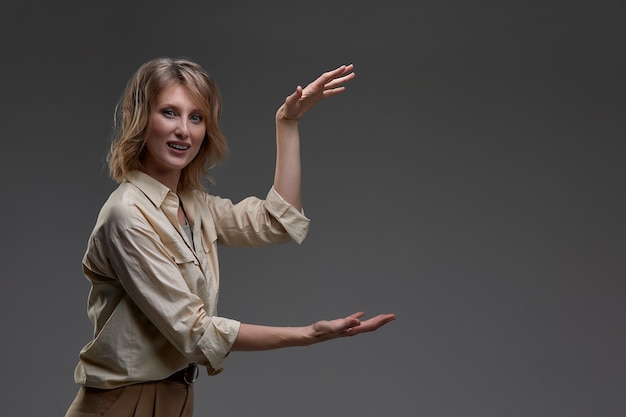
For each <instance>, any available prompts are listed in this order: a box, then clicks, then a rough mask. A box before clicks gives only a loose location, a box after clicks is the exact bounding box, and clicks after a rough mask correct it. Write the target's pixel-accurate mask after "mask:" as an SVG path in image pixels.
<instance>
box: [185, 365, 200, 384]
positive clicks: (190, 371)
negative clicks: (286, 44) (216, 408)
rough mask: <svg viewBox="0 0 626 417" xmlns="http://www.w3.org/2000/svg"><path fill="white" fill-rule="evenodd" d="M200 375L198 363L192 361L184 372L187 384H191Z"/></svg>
mask: <svg viewBox="0 0 626 417" xmlns="http://www.w3.org/2000/svg"><path fill="white" fill-rule="evenodd" d="M199 375H200V369H198V365H196V364H195V363H190V364H189V365H188V366H187V367H186V368H185V372H184V373H183V380H184V381H185V383H186V384H187V385H191V384H193V383H194V382H196V381H197V380H198V376H199Z"/></svg>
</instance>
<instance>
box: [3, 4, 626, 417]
mask: <svg viewBox="0 0 626 417" xmlns="http://www.w3.org/2000/svg"><path fill="white" fill-rule="evenodd" d="M11 3H12V4H9V5H4V6H3V12H2V16H1V17H0V23H1V24H0V31H1V32H0V34H1V35H2V39H3V42H2V65H1V66H0V67H1V68H0V72H1V77H0V83H1V85H0V88H1V90H0V91H1V95H2V100H0V106H1V107H0V111H1V114H2V138H3V144H4V146H3V151H2V153H1V158H2V161H1V164H0V169H1V170H2V171H1V175H0V181H1V184H2V195H3V197H2V204H1V210H2V211H1V218H2V229H3V242H4V243H3V251H2V267H1V268H2V269H1V271H2V278H3V287H4V289H3V291H2V292H1V295H0V297H1V299H0V308H1V311H0V312H1V314H0V317H1V319H2V340H3V343H2V345H3V355H2V372H3V374H4V375H5V376H4V383H3V387H4V388H3V390H2V393H1V394H0V396H1V397H0V404H1V405H0V407H1V408H2V411H1V414H2V415H3V416H18V415H19V416H25V415H57V416H58V415H63V414H64V412H65V410H66V408H67V406H68V405H69V403H70V402H71V400H72V399H73V397H74V395H75V393H76V390H77V386H76V385H74V383H73V379H72V372H73V369H74V366H75V364H76V361H77V355H78V351H79V349H80V348H81V347H82V346H83V345H84V344H85V343H86V342H87V341H88V340H89V337H90V334H91V327H90V324H89V322H88V321H87V317H86V314H85V301H86V296H87V292H88V290H89V286H88V284H87V282H86V280H84V279H83V277H82V274H81V270H80V260H81V257H82V254H83V251H84V249H85V244H86V240H87V237H88V235H89V232H90V231H91V228H92V226H93V223H94V220H95V217H96V215H97V212H98V210H99V208H100V206H101V204H102V203H103V202H104V200H105V199H106V197H107V196H108V194H109V192H110V191H112V189H113V187H114V183H113V182H112V181H111V180H110V179H109V178H108V174H107V171H106V169H105V166H104V154H105V152H106V149H107V145H108V136H109V133H110V128H111V123H112V115H113V108H114V105H115V103H116V101H117V99H118V97H119V95H120V94H121V92H122V89H123V87H124V85H125V83H126V81H127V79H128V78H129V77H130V75H131V74H132V72H133V71H134V70H135V69H136V68H137V67H138V66H139V65H140V64H141V63H143V62H145V61H147V60H149V59H152V58H154V57H157V56H161V55H170V56H177V57H179V56H185V57H189V58H191V59H194V60H196V61H198V62H199V63H201V64H202V65H203V66H204V67H205V68H206V69H207V70H208V71H209V72H210V73H211V74H212V75H213V77H214V78H215V79H216V81H217V82H218V84H219V86H220V89H221V92H222V94H223V96H224V118H223V127H224V131H225V133H226V135H227V137H228V138H229V140H230V145H231V153H230V156H229V158H228V159H227V160H226V161H225V162H224V164H223V165H222V166H221V167H219V168H218V169H216V170H215V171H214V172H213V176H214V178H215V181H216V185H215V186H214V187H213V188H212V189H211V191H212V192H213V193H215V194H219V195H223V196H228V197H231V198H233V199H234V200H238V199H240V198H242V197H244V196H247V195H252V194H253V195H258V196H264V195H265V193H266V191H267V189H268V187H269V186H270V184H271V180H272V176H273V162H274V130H273V129H274V124H273V116H274V112H275V110H276V108H277V107H278V106H279V105H280V104H281V103H282V101H283V98H284V97H285V96H286V95H287V94H289V93H290V92H291V91H292V90H293V89H294V88H295V86H296V85H297V84H304V83H307V82H309V81H311V80H313V79H314V78H315V77H317V75H319V74H320V73H321V72H323V71H325V70H327V69H331V68H334V67H336V66H338V65H340V64H342V63H349V62H353V63H354V64H355V65H356V72H357V78H356V79H355V80H354V81H353V82H352V83H351V84H350V85H349V89H348V91H347V93H346V94H344V95H342V96H340V97H338V98H335V99H333V100H329V101H326V102H324V103H322V104H321V105H320V106H319V107H316V108H315V109H313V110H312V111H311V112H310V113H309V114H307V115H306V118H305V119H304V120H303V121H302V123H301V132H302V138H303V165H304V176H305V177H304V187H305V189H304V190H305V210H306V212H307V214H308V215H309V217H311V219H312V220H313V223H312V228H311V232H310V235H309V237H308V238H307V240H306V241H305V242H304V244H303V245H302V246H300V247H297V245H295V244H286V245H281V246H274V247H271V248H264V249H257V250H248V249H237V250H235V249H231V250H226V249H224V250H222V251H221V259H222V272H223V286H222V299H221V304H220V313H221V314H222V315H224V316H228V317H233V318H238V319H241V320H243V321H247V322H254V323H265V324H276V325H280V324H284V325H299V324H308V323H309V322H312V321H314V320H317V319H320V318H334V317H336V316H341V315H345V314H348V313H351V312H353V311H356V310H361V309H362V310H364V311H365V312H366V313H368V314H369V315H373V314H377V313H379V312H395V313H396V314H397V315H398V320H397V321H395V322H394V323H392V324H390V325H389V326H387V327H385V328H383V329H381V330H380V331H379V332H378V333H373V334H368V335H364V336H362V337H358V338H351V339H343V340H338V341H333V342H329V343H326V344H321V345H316V346H312V347H308V348H296V349H288V350H282V351H272V352H260V353H236V354H233V355H231V356H230V357H229V359H228V360H227V362H226V370H225V372H224V373H223V374H222V375H220V376H217V377H214V378H209V377H207V376H206V375H203V376H202V378H201V379H200V381H199V382H198V385H197V387H196V388H197V391H196V395H197V397H196V411H197V412H196V414H197V415H199V416H200V415H213V416H238V417H244V416H256V415H263V416H270V415H271V416H292V415H296V416H319V415H324V416H361V417H367V416H381V415H383V416H387V415H389V416H480V417H485V416H524V417H528V416H568V417H572V416H624V415H626V397H625V393H626V377H625V375H626V355H625V352H626V335H625V326H624V317H625V313H626V306H625V302H624V301H625V296H626V291H625V290H626V280H625V279H624V278H625V271H626V265H625V263H626V262H625V260H626V256H625V254H624V252H625V237H626V223H625V222H624V217H623V216H624V214H623V213H624V212H625V211H626V200H625V198H624V180H625V179H626V168H625V164H624V151H625V148H626V146H625V145H624V138H625V133H626V121H625V118H624V114H625V111H626V103H625V98H624V97H625V92H626V91H625V90H626V89H625V81H624V74H626V59H625V55H624V53H625V51H624V45H625V41H626V36H625V35H626V24H625V17H626V6H625V3H624V2H623V1H593V2H591V1H587V2H583V1H558V2H555V1H535V0H531V1H525V2H520V1H509V0H506V1H495V0H486V1H461V0H459V1H451V0H437V1H434V0H429V1H419V2H409V1H405V2H399V1H391V0H390V1H385V2H359V1H341V2H329V1H316V2H287V1H269V2H229V3H228V5H226V2H208V1H205V2H186V1H180V2H162V1H150V2H148V1H145V2H127V1H123V2H122V1H108V2H106V3H105V2H102V3H92V2H82V3H79V2H76V4H71V5H69V4H64V3H63V2H43V1H40V2H37V3H29V2H19V3H20V4H18V2H11Z"/></svg>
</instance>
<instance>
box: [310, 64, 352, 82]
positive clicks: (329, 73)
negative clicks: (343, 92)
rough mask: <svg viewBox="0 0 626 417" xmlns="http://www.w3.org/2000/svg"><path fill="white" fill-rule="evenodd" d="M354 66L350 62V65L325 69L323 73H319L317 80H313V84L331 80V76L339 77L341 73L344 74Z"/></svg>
mask: <svg viewBox="0 0 626 417" xmlns="http://www.w3.org/2000/svg"><path fill="white" fill-rule="evenodd" d="M353 68H354V65H352V64H350V65H341V66H340V67H338V68H336V69H334V70H332V71H327V72H325V73H323V74H322V75H320V76H319V77H318V78H317V80H315V81H314V83H315V84H317V85H320V84H321V85H325V84H327V83H328V82H329V81H330V80H332V79H333V78H338V77H341V76H342V75H343V74H346V73H348V72H350V71H352V69H353Z"/></svg>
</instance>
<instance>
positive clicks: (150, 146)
mask: <svg viewBox="0 0 626 417" xmlns="http://www.w3.org/2000/svg"><path fill="white" fill-rule="evenodd" d="M205 133H206V126H205V120H204V117H203V116H202V112H201V110H200V106H199V105H198V103H197V102H196V101H195V100H194V99H193V97H192V96H191V94H189V91H188V90H187V88H186V87H185V86H183V85H181V84H172V85H170V86H168V87H165V88H164V89H163V90H161V92H160V93H159V95H158V96H157V100H156V105H155V107H154V112H153V113H152V115H151V121H150V124H149V127H148V131H147V133H146V139H145V157H144V160H143V168H144V171H145V172H146V173H147V174H149V175H151V176H153V177H155V178H157V179H160V178H164V177H169V178H171V176H172V175H174V176H176V178H177V176H179V175H180V172H181V170H182V169H183V168H185V167H186V166H187V165H189V163H190V162H191V161H192V160H193V159H194V158H195V156H196V155H197V154H198V151H199V150H200V145H201V144H202V140H203V139H204V135H205Z"/></svg>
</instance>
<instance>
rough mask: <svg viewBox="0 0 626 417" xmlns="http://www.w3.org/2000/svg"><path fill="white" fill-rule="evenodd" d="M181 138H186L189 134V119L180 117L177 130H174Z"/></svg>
mask: <svg viewBox="0 0 626 417" xmlns="http://www.w3.org/2000/svg"><path fill="white" fill-rule="evenodd" d="M174 133H175V134H176V136H178V137H179V138H182V139H185V138H187V136H189V127H188V126H187V120H185V119H183V118H180V119H179V122H178V125H177V126H176V131H175V132H174Z"/></svg>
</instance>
